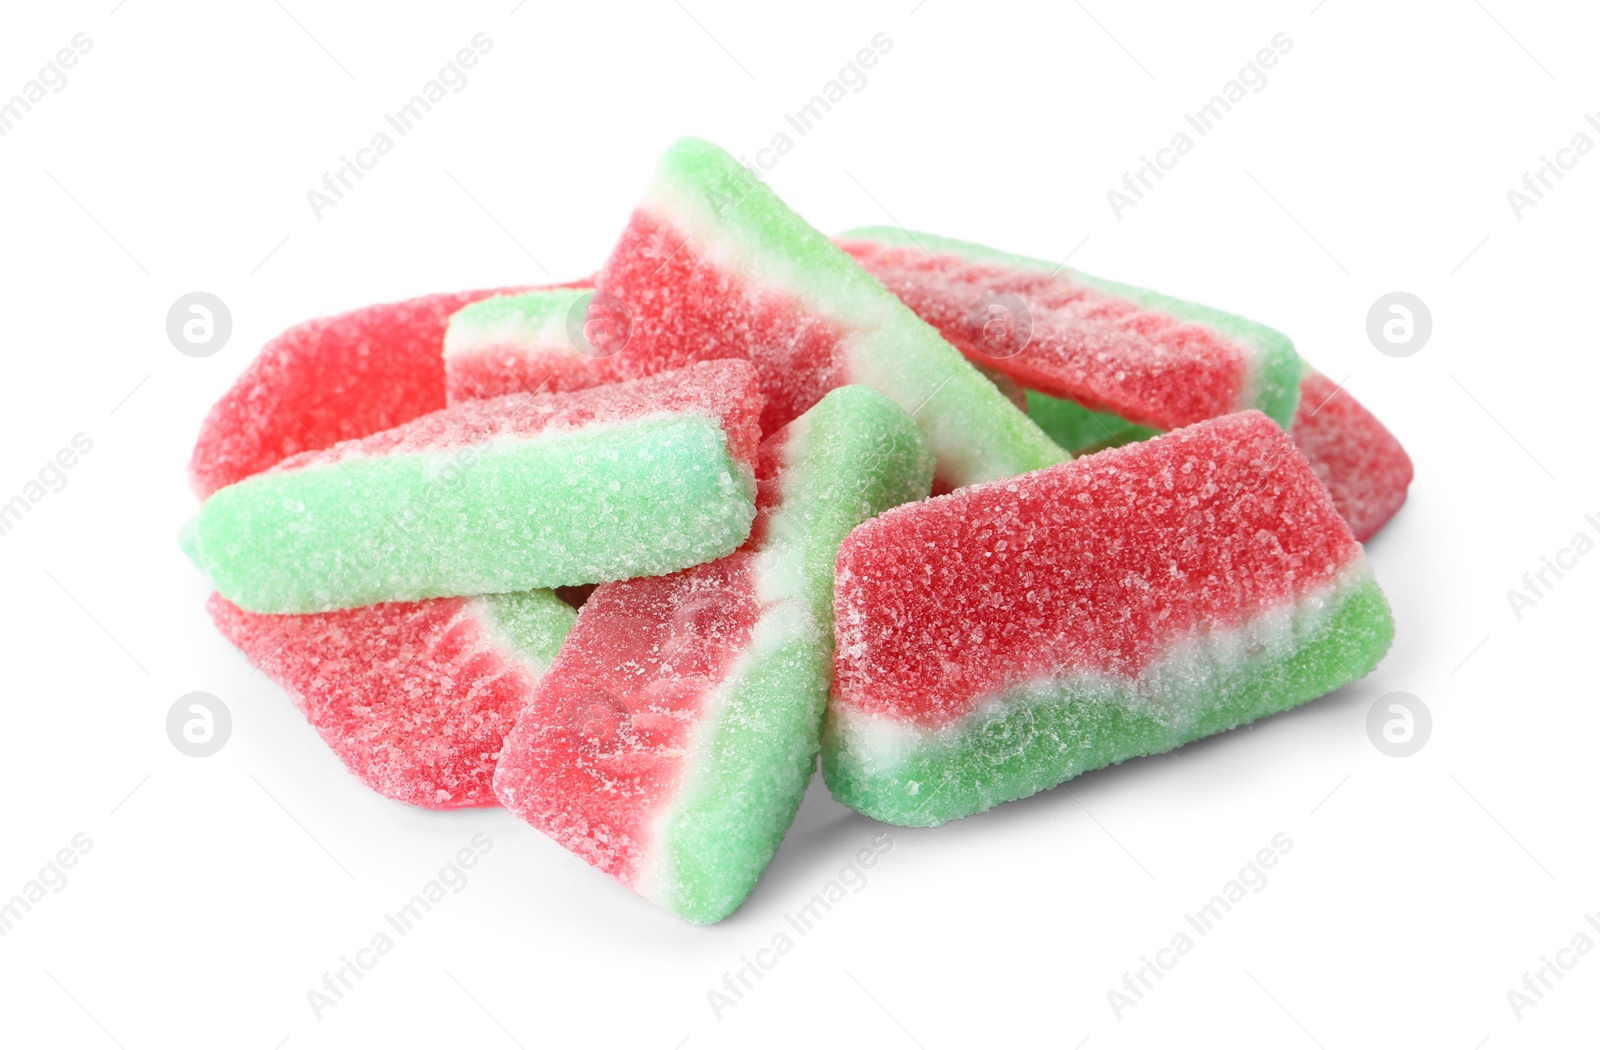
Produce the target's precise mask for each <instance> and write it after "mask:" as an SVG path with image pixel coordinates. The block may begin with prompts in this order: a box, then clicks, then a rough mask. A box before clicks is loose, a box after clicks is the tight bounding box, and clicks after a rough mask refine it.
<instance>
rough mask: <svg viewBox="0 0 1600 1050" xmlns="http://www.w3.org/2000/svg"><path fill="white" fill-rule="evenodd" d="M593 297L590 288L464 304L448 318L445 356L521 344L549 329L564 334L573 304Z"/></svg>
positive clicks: (506, 296)
mask: <svg viewBox="0 0 1600 1050" xmlns="http://www.w3.org/2000/svg"><path fill="white" fill-rule="evenodd" d="M593 295H594V290H593V289H590V288H550V289H539V290H537V291H532V292H518V293H516V294H514V295H495V296H490V297H489V298H487V299H479V300H477V301H476V302H472V303H468V304H467V305H466V306H463V307H462V308H461V309H459V310H457V311H456V312H455V313H453V314H451V315H450V322H449V325H448V327H446V329H445V336H444V352H445V355H446V356H449V355H450V354H451V353H452V352H453V351H455V350H458V349H462V348H471V347H473V346H477V345H479V344H481V343H484V342H487V341H491V340H505V341H508V342H524V341H527V340H529V339H533V338H536V337H538V336H540V335H543V334H545V333H546V332H549V331H550V330H551V326H553V325H556V326H559V328H558V330H559V331H560V332H562V333H563V334H564V333H565V326H566V321H567V317H568V316H569V315H570V314H571V312H572V310H573V308H574V304H576V303H577V302H578V301H579V300H580V299H582V300H587V299H589V298H591V297H592V296H593ZM575 349H576V348H574V350H575Z"/></svg>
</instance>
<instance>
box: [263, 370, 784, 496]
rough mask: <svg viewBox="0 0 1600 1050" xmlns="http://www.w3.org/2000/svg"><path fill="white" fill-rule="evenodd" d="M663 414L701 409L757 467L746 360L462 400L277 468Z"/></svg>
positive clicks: (755, 401) (754, 398)
mask: <svg viewBox="0 0 1600 1050" xmlns="http://www.w3.org/2000/svg"><path fill="white" fill-rule="evenodd" d="M663 412H701V413H705V414H708V415H711V416H713V417H715V418H716V419H717V420H718V421H719V423H720V425H721V426H722V429H723V431H724V432H725V433H726V434H727V436H728V451H729V453H730V454H731V455H732V456H733V457H734V459H736V460H738V461H739V462H741V463H746V464H750V465H751V466H752V467H753V466H754V464H755V457H756V450H757V446H758V445H759V444H760V441H761V434H760V430H759V427H758V425H757V422H756V421H757V419H758V417H759V415H760V412H761V393H760V390H759V388H758V387H757V386H756V378H755V372H754V371H753V370H752V369H751V367H750V365H749V364H748V363H746V362H744V361H705V362H701V363H699V364H694V365H690V366H688V367H687V368H680V369H678V370H677V371H674V372H664V373H661V374H659V375H653V376H648V377H646V378H644V379H637V380H633V381H630V382H626V383H612V384H608V385H606V386H599V387H591V388H589V389H586V390H575V391H571V392H569V393H564V394H508V395H506V396H505V397H497V398H491V399H490V400H487V401H464V402H462V403H461V404H459V405H452V406H451V407H449V408H445V409H440V410H439V411H437V412H430V413H429V414H428V415H425V416H422V417H420V418H418V419H413V420H411V421H410V422H409V423H403V424H401V425H400V426H397V427H394V428H393V429H390V430H385V431H383V432H381V433H378V434H372V435H370V436H368V437H364V438H360V439H358V440H355V441H347V442H344V443H343V444H340V445H336V446H334V447H333V448H330V449H326V450H320V451H312V452H302V453H300V454H299V455H297V456H293V457H291V458H289V459H286V460H284V461H283V462H282V463H280V464H278V466H277V467H275V468H273V469H274V470H275V471H281V470H298V469H301V468H304V467H309V466H316V465H318V464H324V463H334V462H338V461H339V460H342V459H346V458H349V457H354V456H384V455H393V454H397V453H405V452H423V451H435V450H444V451H448V450H450V449H456V448H462V447H465V446H468V445H480V444H482V443H484V442H486V441H489V440H490V439H492V438H495V437H501V436H507V435H516V436H522V437H527V436H530V435H534V434H539V433H549V432H554V431H571V430H577V429H579V428H581V427H584V426H588V425H590V424H594V423H622V422H626V421H628V420H630V419H637V418H639V417H642V416H647V415H653V414H657V413H663Z"/></svg>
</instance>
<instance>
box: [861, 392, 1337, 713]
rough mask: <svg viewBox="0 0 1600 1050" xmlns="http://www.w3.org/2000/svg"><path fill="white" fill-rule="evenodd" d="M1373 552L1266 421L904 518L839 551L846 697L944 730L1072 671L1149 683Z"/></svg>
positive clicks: (1088, 460) (1217, 423)
mask: <svg viewBox="0 0 1600 1050" xmlns="http://www.w3.org/2000/svg"><path fill="white" fill-rule="evenodd" d="M1360 551H1361V548H1360V546H1359V545H1358V544H1357V543H1356V542H1355V540H1354V538H1353V537H1352V536H1351V535H1350V530H1349V528H1347V527H1346V525H1345V523H1344V521H1343V520H1342V519H1341V518H1340V517H1339V514H1338V512H1337V511H1336V510H1335V509H1334V506H1333V502H1332V500H1330V499H1329V497H1328V493H1327V491H1326V490H1325V489H1324V488H1323V487H1322V484H1321V482H1319V481H1318V480H1317V477H1316V475H1315V474H1314V473H1312V471H1311V468H1310V466H1309V465H1308V464H1307V463H1306V462H1305V460H1304V459H1303V458H1302V457H1301V456H1300V454H1299V453H1298V452H1296V451H1295V448H1294V445H1293V444H1292V443H1291V442H1290V440H1289V437H1288V435H1286V434H1285V433H1284V432H1283V431H1282V430H1281V429H1280V428H1279V427H1278V426H1277V424H1275V423H1273V422H1272V421H1271V420H1270V419H1268V418H1267V417H1266V416H1264V415H1262V414H1260V413H1258V412H1240V413H1236V414H1234V415H1229V416H1223V417H1221V418H1218V419H1214V420H1210V421H1207V422H1204V423H1198V424H1195V425H1193V426H1190V427H1186V428H1184V429H1182V430H1177V431H1174V432H1172V433H1170V434H1167V435H1164V436H1162V437H1158V438H1152V439H1151V440H1149V441H1144V442H1140V443H1138V444H1134V445H1129V446H1126V447H1124V448H1118V449H1110V450H1108V451H1105V452H1100V453H1097V454H1095V455H1092V456H1086V457H1083V458H1081V459H1077V460H1074V461H1073V462H1071V463H1064V464H1062V465H1060V466H1056V467H1049V468H1046V469H1044V470H1038V471H1034V472H1033V473H1031V474H1024V475H1022V476H1020V477H1015V478H1008V479H1004V480H1001V481H994V482H989V483H987V484H983V485H975V486H973V487H971V488H966V489H962V490H961V491H959V492H955V493H952V494H951V495H948V496H942V497H938V498H935V499H932V500H928V501H926V502H923V503H917V504H909V505H906V506H903V507H898V508H896V509H894V510H891V511H889V512H888V513H887V514H884V515H882V516H880V517H878V518H875V519H873V520H872V521H869V522H867V523H866V524H864V525H862V526H860V527H858V528H857V529H856V530H855V531H854V532H852V533H851V534H850V536H849V537H848V538H847V539H846V540H845V542H844V546H843V547H842V548H841V550H840V552H839V562H838V576H837V589H836V594H835V600H834V610H835V617H836V621H837V625H838V626H837V637H838V653H837V657H836V660H835V667H834V672H835V678H834V680H835V685H834V689H835V695H836V697H838V698H839V700H840V701H841V702H843V703H846V704H849V705H852V706H854V707H856V708H858V709H861V710H864V711H868V712H872V713H882V714H889V715H893V716H897V717H900V718H903V719H908V720H914V721H916V722H918V723H921V724H924V725H928V726H937V725H941V724H946V723H948V722H950V721H952V720H954V719H957V718H959V717H961V716H962V715H964V714H966V713H968V712H969V711H970V710H972V709H973V708H974V707H975V706H977V705H978V704H980V703H981V702H982V701H983V700H984V699H986V698H987V697H989V696H992V695H993V694H995V693H996V692H998V691H1000V690H1002V689H1004V688H1006V687H1008V686H1011V685H1016V684H1020V683H1022V682H1026V681H1029V680H1032V679H1036V678H1039V677H1042V676H1047V675H1058V674H1062V673H1067V672H1072V671H1088V672H1100V673H1109V674H1114V675H1119V676H1125V677H1129V678H1132V677H1137V676H1138V675H1139V673H1140V672H1141V670H1143V669H1144V668H1145V667H1146V666H1148V665H1149V663H1150V662H1151V661H1152V660H1153V659H1155V658H1157V657H1159V656H1160V655H1162V653H1163V652H1164V651H1165V650H1166V649H1167V647H1169V646H1170V645H1172V644H1173V643H1174V642H1177V641H1180V640H1182V639H1184V638H1186V637H1189V636H1191V635H1192V634H1193V632H1194V631H1195V630H1196V629H1197V628H1198V627H1201V626H1204V627H1208V628H1211V629H1218V628H1221V629H1226V628H1228V627H1231V626H1236V625H1238V624H1239V623H1241V622H1242V621H1243V620H1244V619H1245V618H1247V617H1248V616H1250V615H1251V614H1253V613H1257V612H1261V611H1264V610H1266V609H1269V608H1272V607H1274V606H1279V605H1282V604H1283V603H1285V602H1287V601H1289V600H1291V599H1293V598H1294V597H1296V596H1298V595H1300V594H1303V593H1305V592H1306V591H1308V590H1310V589H1312V588H1314V587H1316V586H1317V585H1319V584H1323V583H1326V582H1328V581H1329V580H1330V579H1331V578H1332V577H1333V576H1334V574H1335V573H1337V572H1338V570H1339V569H1340V568H1341V567H1342V566H1343V565H1345V564H1346V563H1347V562H1349V561H1350V560H1352V559H1354V558H1356V557H1358V556H1359V555H1360Z"/></svg>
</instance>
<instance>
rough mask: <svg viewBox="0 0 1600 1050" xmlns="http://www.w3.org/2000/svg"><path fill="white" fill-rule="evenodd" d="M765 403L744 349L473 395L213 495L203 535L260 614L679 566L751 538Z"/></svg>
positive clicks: (221, 581) (222, 570)
mask: <svg viewBox="0 0 1600 1050" xmlns="http://www.w3.org/2000/svg"><path fill="white" fill-rule="evenodd" d="M760 404H761V399H760V395H759V393H758V391H757V389H756V386H755V377H754V374H753V372H752V371H751V369H750V366H749V365H748V364H746V363H744V362H741V361H713V362H706V363H703V364H698V365H694V366H692V367H690V368H686V369H682V370H680V371H678V372H675V373H664V374H662V375H658V376H653V377H650V378H648V379H644V380H639V381H636V382H632V383H621V384H615V385H610V386H606V387H602V388H594V389H591V390H583V391H577V392H573V393H565V394H544V395H528V394H521V395H512V396H507V397H503V398H497V399H493V400H489V401H474V402H466V403H463V404H461V405H458V406H454V407H452V408H449V409H443V410H441V411H439V412H436V413H431V414H429V415H427V416H423V417H421V418H419V419H416V420H413V421H412V422H410V423H407V424H405V425H403V426H401V427H397V428H394V429H392V430H389V431H384V432H381V433H379V434H375V435H371V436H369V437H367V438H363V439H359V440H357V441H354V442H347V443H343V444H340V445H336V446H334V447H332V448H330V449H328V450H325V451H321V452H308V453H302V454H300V455H299V456H296V457H293V458H291V459H290V460H287V461H285V462H284V463H282V464H280V465H279V466H278V467H275V468H273V469H271V470H269V471H266V472H264V473H262V474H260V475H257V476H254V477H251V478H248V479H246V480H244V481H242V482H240V483H238V484H235V485H232V486H229V487H228V488H226V489H223V490H221V491H219V492H217V493H215V494H214V495H213V496H212V497H211V498H210V499H209V500H207V501H206V503H205V505H204V506H202V508H201V510H200V515H199V518H198V521H197V523H196V528H195V534H194V537H193V538H192V540H191V546H192V547H194V548H197V550H198V554H199V556H200V558H201V560H202V561H203V563H204V565H205V568H206V569H207V571H208V572H209V573H210V574H211V577H212V579H213V581H214V582H215V584H216V586H217V589H218V590H219V591H220V592H222V594H223V595H225V596H226V597H227V598H229V600H231V601H233V602H235V603H237V604H238V605H240V606H241V607H243V608H246V609H249V610H251V611H253V612H320V611H325V610H328V609H335V608H347V607H351V606H355V605H366V604H371V603H374V602H380V601H408V600H416V599H421V598H432V597H445V596H451V595H470V594H484V593H494V592H507V591H517V590H528V589H532V588H535V587H553V586H560V585H574V584H583V583H596V582H600V581H603V580H613V579H626V578H628V577H632V576H638V575H649V574H659V573H664V572H671V571H674V570H676V569H680V568H683V567H685V566H688V565H695V564H698V563H700V562H703V561H708V560H711V559H713V558H717V557H721V556H722V555H724V554H727V553H729V552H731V551H732V550H734V549H735V548H737V547H738V546H739V545H740V544H741V543H742V542H743V541H744V540H745V538H746V537H747V536H748V534H749V528H750V524H751V521H752V519H753V517H754V513H755V508H754V496H755V491H754V478H753V469H752V467H753V461H754V458H755V454H756V449H757V430H756V419H757V416H758V413H759V411H760Z"/></svg>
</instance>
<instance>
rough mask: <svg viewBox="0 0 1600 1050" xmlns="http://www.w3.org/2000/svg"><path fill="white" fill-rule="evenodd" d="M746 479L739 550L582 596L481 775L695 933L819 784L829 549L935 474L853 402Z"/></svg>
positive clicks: (902, 432)
mask: <svg viewBox="0 0 1600 1050" xmlns="http://www.w3.org/2000/svg"><path fill="white" fill-rule="evenodd" d="M758 473H759V475H760V478H761V495H760V507H761V513H760V519H759V521H758V524H757V526H756V528H755V529H754V530H753V531H752V535H751V539H750V541H749V543H748V544H747V545H746V546H745V547H744V548H743V549H742V550H740V551H738V552H737V553H735V554H733V555H731V556H729V557H727V558H723V559H721V560H719V561H716V562H713V563H710V564H707V565H701V566H698V567H696V568H693V569H689V570H687V571H684V572H680V573H675V574H672V575H670V576H663V577H654V578H645V579H635V580H627V581H624V582H620V583H608V584H602V585H601V586H600V587H598V588H596V589H595V591H594V593H593V595H592V596H591V597H590V598H589V600H588V601H587V602H586V603H585V604H584V606H583V609H582V610H581V612H580V614H579V617H578V624H577V626H576V628H575V629H574V631H573V633H572V635H571V637H570V638H569V640H568V642H567V644H566V646H565V647H563V649H562V650H561V653H560V655H559V657H558V658H557V660H556V663H555V665H554V666H553V667H552V668H551V670H550V672H549V674H548V675H547V676H546V677H545V679H544V681H543V682H542V683H541V685H540V688H539V692H538V695H537V697H536V699H535V701H534V703H533V705H532V706H531V707H529V709H528V710H527V712H526V713H525V714H524V716H523V718H522V720H521V721H520V722H519V723H518V725H517V727H516V729H515V730H514V731H513V732H512V734H511V735H510V736H509V737H508V738H507V740H506V746H505V752H504V757H503V758H502V759H501V761H500V765H499V769H498V771H497V773H496V775H495V790H496V792H497V793H498V794H499V797H500V799H501V801H502V802H503V803H504V804H505V805H506V806H507V807H508V808H509V809H511V810H513V811H514V812H516V813H517V814H519V815H520V816H522V817H523V818H524V819H525V820H527V821H529V822H530V823H532V824H533V825H534V826H535V827H538V828H540V829H541V830H543V831H545V832H546V833H547V834H549V835H550V836H551V837H552V838H554V839H555V840H556V841H557V842H560V843H561V844H562V845H564V846H566V847H567V848H568V849H570V850H572V851H573V852H574V853H576V854H578V855H579V856H581V857H583V858H584V859H585V860H587V861H589V862H590V863H591V864H593V865H595V866H596V867H598V868H600V869H601V870H602V871H605V872H607V873H608V874H610V875H612V876H614V877H615V878H617V879H619V880H620V881H622V882H623V883H624V884H626V885H628V886H630V887H632V888H633V889H635V890H636V891H638V892H639V893H641V894H642V895H644V896H645V897H647V898H648V899H650V900H652V901H654V902H656V903H657V904H660V905H661V906H663V907H665V908H668V909H669V910H671V911H673V912H674V913H675V914H678V915H680V916H682V917H683V918H686V919H689V920H691V921H694V922H715V921H717V920H719V919H722V918H724V917H725V916H727V915H728V914H730V913H731V912H732V911H733V910H734V909H735V908H737V907H738V906H739V904H740V903H741V902H742V901H743V900H744V899H745V898H746V897H747V896H748V895H749V893H750V891H751V890H752V889H753V888H754V886H755V884H756V881H757V879H758V878H759V877H760V874H761V872H762V871H763V870H764V869H765V867H766V865H767V862H768V861H769V860H770V859H771V858H772V855H773V853H774V852H775V851H776V849H777V846H778V843H779V841H780V840H781V839H782V837H783V834H784V832H785V831H786V830H787V828H788V826H789V824H790V823H791V822H792V821H793V819H794V814H795V812H796V810H797V809H798V808H799V805H800V799H801V797H802V796H803V795H804V793H805V787H806V784H807V782H808V781H809V780H810V777H811V772H812V770H813V769H814V767H815V763H816V755H817V749H818V746H819V734H820V729H821V722H822V714H823V710H824V708H825V706H826V703H827V692H828V679H829V663H830V659H831V654H832V641H833V639H832V631H831V625H830V621H831V591H832V577H833V561H834V556H835V554H836V552H837V549H838V544H839V542H840V541H841V540H842V539H843V538H844V537H845V535H847V534H848V533H849V531H850V529H851V528H853V527H854V526H855V525H857V524H858V523H860V522H861V521H863V520H866V519H867V518H869V517H871V516H872V515H873V514H876V513H878V512H880V511H882V510H884V509H886V508H887V507H889V506H893V505H895V504H897V503H900V502H904V501H908V500H916V499H920V498H922V497H924V496H926V495H927V493H928V490H929V486H930V484H931V481H932V476H933V457H932V454H931V453H930V452H929V450H928V449H927V447H926V444H925V443H924V441H923V439H922V437H921V435H920V433H919V431H918V430H917V428H916V425H915V424H914V423H913V422H912V420H911V419H910V418H909V417H908V416H907V415H906V413H905V412H904V411H903V410H902V409H900V408H898V407H897V406H896V405H894V403H893V402H891V401H889V400H888V399H887V398H885V397H883V396H882V395H880V394H877V393H874V392H873V391H870V390H867V389H865V388H862V387H854V386H847V387H842V388H839V389H837V390H834V391H833V392H831V393H829V394H828V395H826V396H825V397H824V398H823V399H822V400H821V401H820V402H819V403H818V404H817V405H816V406H815V407H813V408H812V409H811V410H810V411H809V412H807V413H806V414H805V415H803V416H801V417H800V418H799V419H797V420H795V421H794V422H793V423H792V424H790V426H789V427H788V428H786V429H785V430H783V431H781V432H780V433H778V434H775V435H773V436H772V437H770V438H768V439H767V441H765V442H764V443H763V445H762V451H761V459H760V467H759V469H758Z"/></svg>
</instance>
